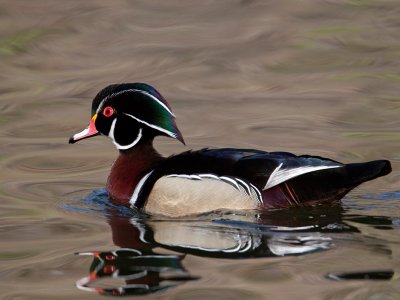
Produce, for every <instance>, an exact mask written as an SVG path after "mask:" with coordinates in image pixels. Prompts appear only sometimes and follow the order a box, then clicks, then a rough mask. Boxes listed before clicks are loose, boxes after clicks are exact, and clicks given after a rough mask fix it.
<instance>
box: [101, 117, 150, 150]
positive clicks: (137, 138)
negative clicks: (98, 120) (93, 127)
mask: <svg viewBox="0 0 400 300" xmlns="http://www.w3.org/2000/svg"><path fill="white" fill-rule="evenodd" d="M116 123H117V118H115V119H114V120H113V121H112V123H111V127H110V131H109V132H108V136H109V137H110V138H111V139H112V141H113V143H114V145H115V146H116V147H117V148H118V149H119V150H127V149H129V148H132V147H133V146H135V145H136V144H137V143H138V142H139V141H140V139H141V138H142V128H139V133H138V135H137V137H136V139H135V140H134V141H133V142H132V143H130V144H129V145H120V144H118V143H117V142H116V141H115V137H114V130H115V124H116Z"/></svg>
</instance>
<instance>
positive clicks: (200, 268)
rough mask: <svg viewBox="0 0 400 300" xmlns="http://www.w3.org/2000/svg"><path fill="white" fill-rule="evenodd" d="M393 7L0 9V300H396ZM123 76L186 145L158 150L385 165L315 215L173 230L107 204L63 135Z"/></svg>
mask: <svg viewBox="0 0 400 300" xmlns="http://www.w3.org/2000/svg"><path fill="white" fill-rule="evenodd" d="M399 9H400V8H399V6H398V2H397V1H379V2H377V1H314V0H312V1H311V0H310V1H301V2H296V4H293V2H292V1H206V2H204V1H203V2H201V3H198V1H184V2H182V1H167V2H165V1H150V2H149V1H112V2H99V1H85V3H82V2H81V1H67V2H60V1H41V2H40V3H38V2H36V1H24V0H20V1H3V2H1V3H0V24H1V26H0V66H1V70H2V72H1V75H0V78H1V80H0V108H1V112H2V113H1V115H0V124H1V126H0V137H1V144H2V147H1V148H0V165H1V170H2V172H1V175H0V178H1V185H0V198H1V204H0V206H1V209H0V214H1V231H0V238H1V241H2V242H1V244H0V245H1V248H0V261H1V271H0V278H1V281H0V291H1V297H2V298H3V299H38V298H40V299H71V298H77V299H96V298H99V297H100V296H99V293H100V294H106V295H110V296H109V297H111V295H118V294H123V293H126V294H135V295H138V296H139V297H143V298H157V299H158V298H159V299H189V298H190V299H205V298H207V299H221V298H224V299H299V298H305V299H398V297H399V296H398V295H399V293H400V291H399V286H400V285H399V279H398V278H399V276H398V274H399V269H400V261H399V251H400V246H399V241H400V240H399V238H398V236H399V226H400V220H399V206H400V194H399V179H400V175H399V172H398V170H399V167H400V166H399V157H400V154H399V151H398V149H399V148H398V147H399V143H400V133H399V130H398V129H399V127H400V126H399V125H400V119H399V112H400V97H399V95H400V87H399V86H400V85H399V79H400V74H399V71H398V70H399V57H400V56H399V55H400V52H399V51H400V42H399V41H400V36H399V35H400V30H399V29H400V28H399V26H400V23H399V21H398V16H399V13H400V11H399ZM136 81H142V82H147V83H150V84H152V85H154V86H156V87H157V88H158V89H159V91H160V92H161V93H162V94H163V95H164V96H165V98H166V99H167V100H168V101H169V103H170V104H171V107H172V108H173V110H174V112H175V114H176V115H177V124H178V126H179V128H180V130H181V131H182V133H183V135H184V137H185V141H186V143H187V146H186V147H184V146H182V145H180V144H179V143H177V142H176V141H174V140H171V139H167V138H159V139H157V141H156V146H157V149H158V150H159V151H160V152H161V153H163V154H164V155H169V154H172V153H178V152H181V151H184V150H187V149H197V148H201V147H208V146H215V147H244V148H258V149H263V150H267V151H275V150H284V151H290V152H294V153H297V154H304V153H307V154H312V155H320V156H326V157H330V158H332V159H335V160H339V161H342V162H360V161H367V160H373V159H389V160H391V161H392V164H393V170H394V171H393V172H392V173H391V174H390V175H388V176H386V177H384V178H380V179H378V180H375V181H373V182H370V183H367V184H364V185H362V186H361V187H359V188H357V189H356V190H354V191H353V192H351V193H350V194H349V195H348V196H347V197H346V198H345V199H343V201H342V202H341V204H340V205H333V206H324V207H314V208H305V209H304V208H303V209H300V208H299V209H290V210H285V211H282V210H281V211H279V210H278V211H270V212H259V211H251V212H243V213H237V212H227V211H221V212H213V213H210V214H205V215H201V216H196V217H191V218H185V219H182V220H175V221H172V220H166V219H163V218H160V217H155V216H146V215H143V214H140V213H136V212H131V211H126V210H124V209H121V208H118V207H114V206H111V205H109V204H107V201H106V198H105V195H104V190H103V188H104V185H105V184H104V183H105V181H106V178H107V175H108V172H109V168H110V165H111V164H112V162H113V160H114V159H115V157H116V155H117V151H116V150H115V149H114V148H113V145H112V143H110V141H108V140H107V139H105V138H101V137H98V138H94V139H90V140H85V141H84V142H81V143H78V144H76V145H68V144H67V141H68V138H69V136H70V135H71V134H72V133H75V132H77V131H78V130H81V129H82V128H83V127H84V126H86V125H87V123H88V121H89V118H90V104H91V99H92V98H93V96H94V95H95V94H96V93H97V91H98V90H100V89H101V88H102V87H104V86H105V85H107V84H110V83H115V82H136ZM93 191H95V192H93ZM178 233H179V234H178ZM76 253H79V254H81V255H78V254H76ZM116 271H118V272H117V273H115V272H116ZM90 274H91V275H90ZM113 274H118V276H117V275H115V276H114V277H113ZM88 276H89V278H88ZM90 276H92V277H90ZM106 297H107V296H106ZM102 298H104V297H102Z"/></svg>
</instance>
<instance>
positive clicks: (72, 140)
mask: <svg viewBox="0 0 400 300" xmlns="http://www.w3.org/2000/svg"><path fill="white" fill-rule="evenodd" d="M68 143H69V144H75V143H76V141H75V140H74V137H73V136H71V137H70V138H69V140H68Z"/></svg>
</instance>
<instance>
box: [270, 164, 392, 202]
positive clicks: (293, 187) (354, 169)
mask: <svg viewBox="0 0 400 300" xmlns="http://www.w3.org/2000/svg"><path fill="white" fill-rule="evenodd" d="M391 171H392V167H391V164H390V162H389V161H387V160H375V161H370V162H365V163H354V164H346V165H343V167H339V168H331V169H325V170H319V171H315V172H311V173H307V174H304V175H301V176H299V177H296V178H293V179H290V180H288V181H286V182H284V183H282V184H279V185H278V186H276V187H274V188H272V189H269V190H265V191H263V198H264V199H265V206H266V207H290V206H302V205H315V204H318V203H322V202H332V201H337V200H340V199H341V198H343V197H344V196H345V195H346V194H347V193H348V192H350V191H351V190H352V189H354V188H355V187H356V186H358V185H360V184H361V183H363V182H366V181H369V180H373V179H375V178H378V177H381V176H385V175H387V174H389V173H390V172H391ZM274 199H275V200H274Z"/></svg>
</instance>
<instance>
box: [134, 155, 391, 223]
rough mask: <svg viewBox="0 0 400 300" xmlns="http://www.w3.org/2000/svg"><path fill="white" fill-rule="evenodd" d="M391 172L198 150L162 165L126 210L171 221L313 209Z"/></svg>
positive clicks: (385, 165) (376, 164)
mask: <svg viewBox="0 0 400 300" xmlns="http://www.w3.org/2000/svg"><path fill="white" fill-rule="evenodd" d="M390 170H391V168H390V163H389V162H388V161H385V160H380V161H373V162H368V163H359V164H347V165H345V164H341V163H339V162H336V161H333V160H330V159H326V158H322V157H317V156H309V155H302V156H296V155H294V154H291V153H288V152H264V151H259V150H252V149H231V148H224V149H203V150H199V151H188V152H184V153H181V154H179V155H174V156H171V157H169V158H167V159H165V160H163V161H161V162H160V163H159V164H158V165H157V166H156V168H155V169H153V170H151V171H150V172H149V173H148V174H146V175H145V176H144V177H143V178H142V180H141V181H140V182H139V184H138V185H137V187H136V189H135V191H134V193H133V195H132V198H131V204H133V205H135V206H136V207H139V208H144V209H145V210H146V211H148V212H150V213H158V214H164V215H170V216H179V215H187V214H194V213H202V212H207V211H211V210H217V209H255V208H258V207H264V208H265V207H266V208H280V207H290V206H299V205H312V204H315V203H319V202H324V201H334V200H338V199H340V198H342V197H343V196H344V195H345V194H346V193H348V192H349V191H350V190H351V189H353V188H354V187H355V186H357V185H359V184H360V183H362V182H365V181H368V180H371V179H374V178H376V177H379V176H383V175H385V174H387V173H389V172H390Z"/></svg>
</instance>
